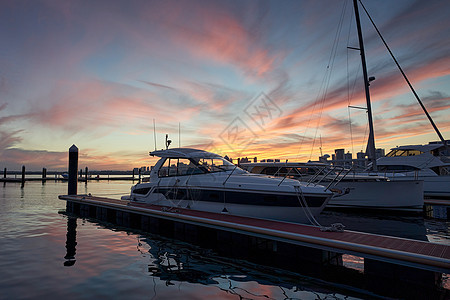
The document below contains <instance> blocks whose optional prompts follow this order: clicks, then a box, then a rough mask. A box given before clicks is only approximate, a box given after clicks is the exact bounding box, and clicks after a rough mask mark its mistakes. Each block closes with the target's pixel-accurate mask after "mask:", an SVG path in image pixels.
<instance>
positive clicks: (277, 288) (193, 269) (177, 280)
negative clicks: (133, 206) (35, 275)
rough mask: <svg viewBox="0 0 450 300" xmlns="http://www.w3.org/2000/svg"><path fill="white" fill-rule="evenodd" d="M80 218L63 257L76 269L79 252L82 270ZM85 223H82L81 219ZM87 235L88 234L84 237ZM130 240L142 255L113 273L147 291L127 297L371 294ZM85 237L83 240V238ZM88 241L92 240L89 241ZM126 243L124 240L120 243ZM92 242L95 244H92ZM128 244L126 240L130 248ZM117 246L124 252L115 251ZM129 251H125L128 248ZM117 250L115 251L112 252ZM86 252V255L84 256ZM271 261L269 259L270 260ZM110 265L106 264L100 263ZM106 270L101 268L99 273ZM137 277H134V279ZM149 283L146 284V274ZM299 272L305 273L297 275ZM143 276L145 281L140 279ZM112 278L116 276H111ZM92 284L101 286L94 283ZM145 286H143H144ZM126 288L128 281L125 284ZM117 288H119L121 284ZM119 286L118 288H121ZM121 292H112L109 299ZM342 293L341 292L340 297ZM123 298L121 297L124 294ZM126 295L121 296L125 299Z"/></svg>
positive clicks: (153, 239)
mask: <svg viewBox="0 0 450 300" xmlns="http://www.w3.org/2000/svg"><path fill="white" fill-rule="evenodd" d="M77 220H78V219H77V218H75V217H69V222H68V223H67V225H68V227H67V230H68V231H67V241H66V244H67V245H69V247H67V253H66V255H65V257H64V258H65V259H66V261H65V263H64V265H66V266H74V263H75V253H76V251H75V247H77V248H78V249H79V251H78V252H79V253H80V254H77V255H79V257H78V259H77V260H78V262H77V263H78V264H79V265H80V266H81V265H83V264H86V262H84V261H82V260H83V257H84V259H87V260H89V259H91V258H89V257H87V256H86V254H87V253H85V254H84V256H83V254H82V252H83V250H84V251H86V250H87V249H86V247H89V246H88V245H83V244H81V243H80V242H78V243H77V241H76V237H77V232H76V231H77V226H76V223H77ZM80 220H82V219H80ZM84 222H86V224H85V225H87V226H80V227H78V230H79V231H83V230H86V228H87V230H91V229H90V227H94V228H97V229H100V230H105V226H108V227H106V229H111V230H113V231H114V232H116V233H117V234H120V232H121V231H122V232H123V230H121V229H120V228H118V227H115V226H113V227H109V226H111V224H108V223H92V225H90V224H88V223H91V222H90V221H86V220H83V223H84ZM85 234H86V233H85ZM126 235H127V236H135V237H136V248H135V249H137V251H138V252H139V255H137V256H136V255H135V253H129V252H127V254H126V255H125V256H124V255H123V253H122V255H118V254H117V252H113V254H114V255H115V256H116V258H115V260H117V264H118V265H122V266H123V265H124V263H125V262H126V259H127V258H128V259H129V262H128V264H129V265H128V266H125V267H122V268H121V269H116V271H114V273H117V272H123V274H125V275H122V276H130V274H134V275H133V281H137V282H141V284H144V286H141V287H140V289H141V290H140V291H138V290H136V286H134V289H133V291H130V290H129V288H128V289H127V290H128V295H129V296H130V295H140V296H142V295H145V297H151V298H152V299H154V298H157V299H160V298H164V299H173V298H183V299H189V298H192V299H198V298H206V297H208V298H217V299H218V298H220V299H224V298H233V299H235V298H236V297H239V298H240V299H259V298H261V299H287V298H296V299H305V298H307V299H317V298H320V299H326V298H328V297H332V298H333V299H360V298H365V297H364V296H367V294H370V293H369V292H367V293H366V292H364V291H361V290H356V289H353V288H350V287H347V288H344V287H340V288H339V289H337V288H336V286H335V285H334V284H332V283H328V282H325V281H322V280H316V279H314V278H311V277H307V276H303V275H300V274H298V273H296V272H289V271H286V270H281V269H277V268H272V267H267V266H262V265H258V264H253V263H250V262H247V261H245V260H240V259H232V258H225V257H222V256H219V255H217V254H215V252H214V250H212V249H206V248H202V247H199V246H195V245H192V244H189V243H185V242H181V241H178V240H174V239H169V238H165V237H162V236H159V235H155V234H139V233H133V232H130V231H128V230H127V231H126ZM79 236H83V234H79ZM85 241H89V240H85ZM122 241H123V243H125V242H126V241H124V239H122ZM91 242H92V241H91ZM129 242H130V241H129V240H128V243H129ZM115 246H116V247H117V246H123V245H122V244H120V245H117V244H116V245H115ZM128 247H129V245H127V246H126V248H128ZM112 248H114V246H112ZM80 249H82V250H80ZM92 255H93V256H99V255H100V256H108V255H111V253H109V251H103V252H102V253H97V254H92ZM267 259H270V257H267ZM102 261H107V260H102ZM101 268H102V267H101V266H100V269H101ZM131 271H133V272H134V273H130V272H131ZM147 272H148V274H149V275H150V278H146V276H145V275H146V273H147ZM299 272H301V270H299ZM141 275H142V276H141ZM110 276H113V275H112V274H110ZM90 279H91V281H95V280H97V279H96V278H95V276H94V277H92V278H90ZM142 280H144V281H143V282H142ZM125 282H126V280H125ZM118 284H119V283H118ZM119 285H120V284H119ZM115 289H119V291H121V289H120V287H116V286H115V287H111V291H106V292H105V293H107V294H108V293H109V294H108V295H110V296H111V293H112V292H113V291H114V290H115ZM337 291H338V292H337ZM122 292H123V291H122ZM121 295H123V294H121Z"/></svg>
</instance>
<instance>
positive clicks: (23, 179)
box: [22, 166, 25, 187]
mask: <svg viewBox="0 0 450 300" xmlns="http://www.w3.org/2000/svg"><path fill="white" fill-rule="evenodd" d="M24 185H25V166H22V187H24Z"/></svg>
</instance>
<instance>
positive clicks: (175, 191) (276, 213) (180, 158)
mask: <svg viewBox="0 0 450 300" xmlns="http://www.w3.org/2000/svg"><path fill="white" fill-rule="evenodd" d="M150 155H152V156H158V157H161V158H160V160H159V161H158V162H157V163H156V164H155V166H154V167H153V168H152V170H151V172H150V178H149V181H148V182H143V183H138V184H136V185H134V186H133V187H132V188H131V194H130V196H124V197H122V199H124V200H128V201H129V204H130V205H133V204H134V203H146V204H156V205H162V206H167V207H169V208H176V207H182V208H188V209H193V210H199V211H207V212H215V213H228V214H232V215H239V216H248V217H254V218H262V219H274V220H281V221H288V222H296V223H308V222H309V220H310V219H311V218H315V217H316V216H317V215H319V214H320V213H321V212H322V210H323V209H324V208H325V206H326V204H327V202H328V201H329V199H330V198H331V196H332V192H330V191H329V190H326V189H325V187H323V186H320V185H316V186H307V185H306V184H304V183H301V182H299V181H297V180H292V179H283V178H276V177H272V176H265V175H256V174H250V173H249V172H247V171H244V170H242V169H241V168H239V167H237V166H235V165H234V164H232V163H231V162H229V161H227V160H226V159H224V158H223V157H221V156H220V155H217V154H214V153H211V152H206V151H203V150H197V149H190V148H176V149H168V150H158V151H153V152H150Z"/></svg>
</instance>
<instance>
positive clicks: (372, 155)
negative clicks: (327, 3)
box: [353, 0, 377, 171]
mask: <svg viewBox="0 0 450 300" xmlns="http://www.w3.org/2000/svg"><path fill="white" fill-rule="evenodd" d="M353 7H354V10H355V19H356V27H357V28H358V39H359V52H360V54H361V64H362V71H363V77H364V89H365V92H366V104H367V116H368V119H369V141H368V144H367V150H368V151H367V152H368V153H367V154H368V157H369V161H370V162H372V170H373V171H376V170H377V159H376V157H375V134H374V130H373V118H372V105H371V103H370V93H369V85H370V84H369V78H368V76H367V66H366V55H365V51H364V41H363V36H362V31H361V22H360V20H359V11H358V3H357V0H353Z"/></svg>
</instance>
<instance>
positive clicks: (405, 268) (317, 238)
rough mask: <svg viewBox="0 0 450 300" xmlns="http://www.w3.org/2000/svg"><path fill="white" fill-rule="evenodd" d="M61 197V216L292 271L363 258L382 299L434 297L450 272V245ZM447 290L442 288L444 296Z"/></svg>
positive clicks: (319, 268)
mask: <svg viewBox="0 0 450 300" xmlns="http://www.w3.org/2000/svg"><path fill="white" fill-rule="evenodd" d="M60 199H62V200H66V201H67V211H68V212H73V213H76V214H79V215H81V216H82V217H91V218H95V219H99V220H102V221H107V222H112V223H115V224H118V225H121V226H125V227H132V228H138V229H140V230H144V231H147V232H151V233H157V234H162V233H164V234H165V235H167V234H168V235H169V236H171V237H174V238H177V239H180V240H185V241H187V242H190V243H194V244H200V245H201V246H207V247H209V246H210V245H211V246H212V245H213V244H220V245H219V248H220V249H221V250H224V251H225V252H223V251H222V252H223V253H231V254H233V253H234V254H237V255H238V257H239V258H244V259H249V260H252V259H254V258H257V257H259V258H261V260H260V261H264V262H268V263H270V264H271V265H274V266H277V267H281V268H287V269H290V270H294V271H295V270H297V271H298V270H301V271H302V272H303V271H304V270H308V269H309V270H314V271H318V272H319V273H320V272H322V275H323V273H326V272H329V270H330V268H328V267H329V266H330V265H339V264H340V265H342V256H341V255H342V254H351V255H356V256H360V257H363V258H364V276H365V277H367V278H369V279H366V285H368V286H369V290H370V289H372V290H374V291H376V292H377V293H378V292H380V291H382V290H386V295H388V296H394V297H398V296H399V294H396V293H397V291H400V290H401V291H402V293H405V292H406V293H408V292H410V291H413V292H411V293H412V294H411V295H417V293H419V294H420V293H423V295H424V296H425V295H427V294H429V293H435V292H436V291H437V290H439V284H440V280H441V279H442V273H445V274H450V246H448V245H443V244H435V243H430V242H424V241H416V240H410V239H404V238H397V237H390V236H382V235H375V234H368V233H362V232H355V231H348V230H345V231H343V232H329V231H321V230H320V228H319V227H316V226H309V225H303V224H296V223H286V222H280V221H272V220H263V219H255V218H248V217H241V216H233V215H229V214H220V213H209V212H202V211H196V210H192V209H186V208H178V207H173V208H169V207H165V206H159V205H148V204H128V202H127V201H123V200H116V199H110V198H102V197H95V196H91V195H70V196H68V195H63V196H60ZM261 245H263V246H261ZM255 253H257V254H255ZM268 258H270V259H268ZM339 261H340V263H339ZM327 266H328V267H327ZM326 270H327V271H326ZM325 275H327V274H325ZM325 277H326V276H325ZM328 279H329V278H328ZM380 282H382V283H383V284H380ZM386 286H387V287H386ZM370 287H371V288H370ZM413 287H414V288H413ZM416 289H417V290H416ZM449 292H450V291H448V290H445V293H446V294H447V295H449ZM382 293H383V292H382ZM392 293H393V294H392ZM400 295H404V294H400Z"/></svg>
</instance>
